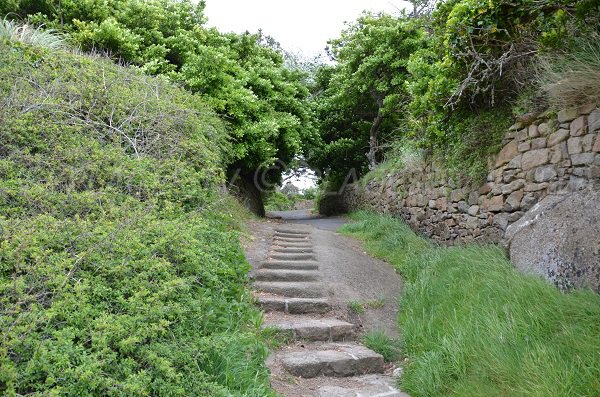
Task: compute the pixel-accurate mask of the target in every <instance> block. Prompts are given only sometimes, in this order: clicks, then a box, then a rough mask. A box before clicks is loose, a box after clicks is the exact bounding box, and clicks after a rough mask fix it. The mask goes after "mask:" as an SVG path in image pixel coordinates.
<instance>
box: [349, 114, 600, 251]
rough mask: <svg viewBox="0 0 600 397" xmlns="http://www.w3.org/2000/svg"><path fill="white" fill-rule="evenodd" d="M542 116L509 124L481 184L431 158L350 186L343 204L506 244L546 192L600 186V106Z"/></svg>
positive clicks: (444, 234) (442, 233)
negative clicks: (459, 177)
mask: <svg viewBox="0 0 600 397" xmlns="http://www.w3.org/2000/svg"><path fill="white" fill-rule="evenodd" d="M536 117H537V118H536ZM536 117H533V118H530V120H529V122H527V123H524V122H518V123H516V124H515V125H513V126H512V127H511V128H510V130H509V131H508V132H507V134H506V136H505V139H504V142H503V144H504V147H503V148H502V150H501V151H500V153H499V154H498V155H497V156H496V158H495V159H494V162H493V163H490V169H492V170H491V171H490V172H489V175H488V176H487V182H486V183H484V184H483V185H481V186H472V183H470V182H469V181H468V180H460V181H456V180H455V179H453V178H449V177H448V174H447V172H445V171H444V170H443V169H442V168H440V167H439V166H436V165H435V164H427V165H424V166H422V167H421V168H419V169H416V170H401V171H399V172H397V173H393V174H389V175H387V176H386V177H385V178H383V180H372V181H370V182H368V183H367V184H366V186H364V187H361V186H359V184H354V185H350V186H349V187H348V188H347V189H346V190H345V192H344V194H343V197H342V202H343V204H344V206H345V207H346V209H348V210H355V209H362V208H370V209H374V210H376V211H378V212H382V213H389V214H392V215H394V216H398V217H401V218H403V219H404V220H405V221H406V222H408V223H409V224H410V225H411V226H412V227H413V228H414V229H415V230H417V231H419V232H421V233H422V234H424V235H426V236H429V237H431V238H432V239H434V240H438V241H440V242H442V243H445V244H457V243H461V244H462V243H469V242H501V241H502V239H503V236H504V232H505V230H506V229H507V227H508V226H509V225H510V224H512V223H514V222H516V221H518V220H519V219H520V218H521V217H522V216H523V215H524V214H525V212H526V211H528V210H530V209H531V208H532V207H533V206H534V205H535V204H536V203H538V202H539V201H540V200H542V199H543V198H545V197H546V196H548V195H551V194H555V193H563V194H564V193H565V192H574V191H578V190H582V189H585V188H591V189H597V187H598V181H599V179H600V137H599V135H600V108H597V107H596V106H584V107H581V108H577V109H569V110H564V111H561V112H559V113H558V115H557V116H554V117H549V116H547V115H546V116H536Z"/></svg>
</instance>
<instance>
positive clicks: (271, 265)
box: [260, 260, 319, 270]
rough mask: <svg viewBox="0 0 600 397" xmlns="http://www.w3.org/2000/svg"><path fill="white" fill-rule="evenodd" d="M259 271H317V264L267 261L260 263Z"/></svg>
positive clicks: (310, 262)
mask: <svg viewBox="0 0 600 397" xmlns="http://www.w3.org/2000/svg"><path fill="white" fill-rule="evenodd" d="M260 269H282V270H318V269H319V263H318V262H314V261H281V260H278V261H267V262H263V263H261V265H260Z"/></svg>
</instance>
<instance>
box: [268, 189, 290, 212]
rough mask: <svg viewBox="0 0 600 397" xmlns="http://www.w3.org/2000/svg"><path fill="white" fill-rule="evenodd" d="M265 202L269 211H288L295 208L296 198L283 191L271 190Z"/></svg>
mask: <svg viewBox="0 0 600 397" xmlns="http://www.w3.org/2000/svg"><path fill="white" fill-rule="evenodd" d="M264 202H265V209H266V210H267V211H287V210H291V209H293V208H294V203H295V200H294V199H292V198H289V197H288V196H286V195H285V194H283V193H281V192H270V193H268V194H267V195H266V196H265V200H264Z"/></svg>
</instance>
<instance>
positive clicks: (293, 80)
mask: <svg viewBox="0 0 600 397" xmlns="http://www.w3.org/2000/svg"><path fill="white" fill-rule="evenodd" d="M0 10H2V11H3V12H8V11H13V12H16V13H17V14H19V15H21V16H22V17H28V18H29V19H30V21H32V22H37V23H43V24H45V25H46V26H48V27H51V28H56V29H62V30H64V31H66V32H67V33H68V34H69V37H70V38H71V40H72V41H73V42H74V43H75V44H76V45H78V46H80V47H81V48H82V49H84V50H86V51H87V50H92V49H95V50H101V51H106V52H107V53H109V54H111V56H113V57H115V58H118V59H120V60H121V61H124V62H127V63H132V64H134V65H136V66H138V67H139V68H141V69H142V70H144V71H145V72H147V73H150V74H162V75H165V76H167V77H168V78H169V79H171V80H172V81H175V82H177V83H180V84H181V85H183V86H185V87H186V88H188V89H189V90H191V91H193V92H195V93H198V94H199V95H201V96H202V97H203V98H204V99H205V100H206V101H207V102H209V103H210V104H211V105H212V106H213V108H214V109H215V110H216V111H217V112H218V113H219V114H220V115H221V116H222V117H223V119H224V120H225V121H226V123H227V126H228V130H229V136H230V140H231V142H232V144H233V145H232V150H231V153H230V156H229V159H228V161H229V163H228V169H229V173H230V175H239V176H242V177H244V178H246V179H247V180H249V181H252V180H259V181H261V182H263V183H262V185H261V186H259V187H261V188H262V187H266V186H269V185H271V184H274V183H276V182H278V181H279V180H280V178H281V169H280V168H282V167H280V168H273V167H271V166H272V165H273V164H275V163H284V164H285V163H289V162H291V161H292V160H293V159H294V157H295V156H296V155H297V154H298V153H299V152H300V151H301V149H302V145H303V141H306V142H308V141H310V140H311V139H312V138H310V136H311V134H312V132H313V129H312V121H311V119H312V114H311V112H310V109H309V106H308V103H307V101H306V99H307V97H308V94H309V92H308V89H307V88H306V85H305V84H304V83H305V81H306V74H305V73H304V72H303V71H302V70H301V69H299V68H290V67H287V66H286V64H285V63H284V54H283V52H282V51H281V49H280V48H279V47H278V45H277V43H276V42H275V40H274V39H272V38H270V37H267V36H265V35H263V34H262V33H260V32H259V33H258V34H250V33H245V34H241V35H238V34H233V33H228V34H222V33H220V32H218V31H217V30H216V29H209V28H207V27H205V26H204V22H205V17H204V2H199V3H198V4H195V3H194V2H192V1H191V0H85V1H79V0H61V1H58V0H39V1H38V0H35V1H33V0H13V3H12V4H10V5H9V6H3V8H1V9H0ZM266 170H268V172H267V171H266ZM257 174H260V178H255V175H257ZM263 174H264V175H263ZM247 186H251V184H247Z"/></svg>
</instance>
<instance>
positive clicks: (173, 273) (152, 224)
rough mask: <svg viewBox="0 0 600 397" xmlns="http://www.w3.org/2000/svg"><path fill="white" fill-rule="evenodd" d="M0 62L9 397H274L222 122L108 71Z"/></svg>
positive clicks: (3, 361) (0, 280) (30, 55)
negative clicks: (226, 186) (226, 185)
mask: <svg viewBox="0 0 600 397" xmlns="http://www.w3.org/2000/svg"><path fill="white" fill-rule="evenodd" d="M0 53H2V57H0V330H1V337H0V395H3V396H4V395H6V396H18V395H30V396H42V395H44V396H50V395H52V396H67V395H68V396H100V395H102V396H150V395H152V396H192V395H194V396H234V395H240V396H242V395H243V396H261V397H262V396H269V395H271V391H270V389H269V387H268V373H267V371H266V368H265V367H264V358H265V356H266V353H267V352H266V348H265V347H264V345H263V343H262V342H261V337H260V333H259V331H258V325H259V322H260V314H259V312H258V311H257V310H256V309H255V308H254V306H253V300H252V299H251V297H250V296H249V294H248V291H247V289H246V272H247V270H248V264H247V263H246V261H245V259H244V255H243V252H242V250H241V248H240V245H239V244H238V232H237V231H236V222H237V221H236V218H235V216H234V215H231V212H230V208H231V207H232V205H233V203H232V202H230V199H229V198H228V197H227V196H223V195H220V194H219V186H221V185H222V183H223V180H224V177H223V172H222V165H223V163H224V159H225V158H226V157H227V155H228V150H229V149H228V145H227V143H226V141H227V140H226V138H227V137H226V134H225V132H224V128H223V126H222V125H221V122H220V121H219V120H218V118H216V117H215V116H214V115H213V113H212V112H211V111H209V110H208V109H207V108H206V107H205V106H204V105H203V103H202V101H201V100H200V99H199V98H198V97H197V96H193V95H190V94H188V93H186V92H184V91H183V90H181V89H179V88H176V87H173V86H171V85H169V84H168V83H166V82H165V81H162V80H160V79H156V78H148V77H144V76H143V75H141V74H139V73H137V72H135V71H132V70H128V69H125V68H120V67H117V66H114V65H113V64H112V63H110V62H105V61H102V60H98V59H91V58H89V57H81V56H76V55H72V54H69V53H66V52H56V51H49V50H45V49H41V48H37V47H30V46H27V45H23V44H18V43H12V44H11V43H9V42H0Z"/></svg>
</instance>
